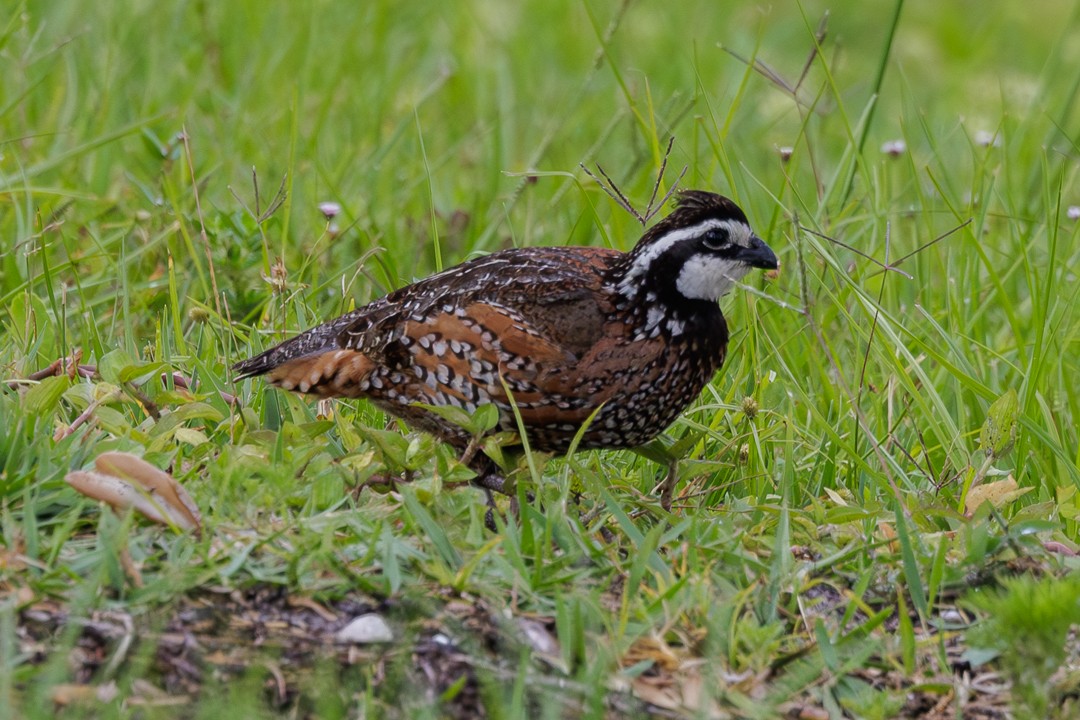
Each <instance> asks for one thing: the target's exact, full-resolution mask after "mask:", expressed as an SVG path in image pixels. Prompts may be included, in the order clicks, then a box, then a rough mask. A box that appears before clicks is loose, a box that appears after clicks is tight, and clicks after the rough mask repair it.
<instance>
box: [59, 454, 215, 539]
mask: <svg viewBox="0 0 1080 720" xmlns="http://www.w3.org/2000/svg"><path fill="white" fill-rule="evenodd" d="M94 467H96V468H97V472H94V471H91V470H76V471H74V472H70V473H68V474H67V476H66V477H65V478H64V480H66V481H67V483H68V484H69V485H71V486H72V487H73V488H75V489H76V490H78V491H79V492H81V493H82V494H83V495H86V496H87V497H91V498H94V499H95V500H101V501H102V502H106V503H108V504H109V505H111V506H112V507H113V508H114V509H116V510H123V509H126V508H133V509H134V510H136V511H137V512H139V513H140V514H142V515H143V516H145V517H147V518H149V519H150V520H153V521H154V522H157V523H161V524H163V525H172V526H175V527H178V528H180V529H181V530H195V531H198V530H200V529H201V527H202V518H201V516H200V514H199V508H198V507H197V506H196V505H195V502H194V501H193V500H192V499H191V496H190V495H188V494H187V491H186V490H184V488H183V487H182V486H181V485H180V483H178V482H176V479H175V478H173V476H172V475H170V474H168V473H167V472H163V471H161V470H159V469H157V468H156V467H154V466H153V465H151V464H150V463H148V462H146V461H145V460H143V459H142V458H139V457H136V456H135V455H131V454H130V453H123V452H106V453H102V454H101V455H99V456H98V457H97V459H96V460H94Z"/></svg>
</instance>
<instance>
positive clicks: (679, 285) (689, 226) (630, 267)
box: [617, 190, 779, 309]
mask: <svg viewBox="0 0 1080 720" xmlns="http://www.w3.org/2000/svg"><path fill="white" fill-rule="evenodd" d="M778 267H779V263H778V262H777V259H776V255H775V254H774V253H773V251H772V249H771V248H770V247H769V246H768V245H766V244H765V242H764V241H763V240H762V239H761V238H759V237H758V236H757V235H755V234H754V231H753V230H751V229H750V223H749V222H747V220H746V215H745V214H744V213H743V211H742V210H741V209H740V208H739V206H738V205H736V204H735V203H733V202H732V201H731V200H729V199H728V198H726V197H724V196H723V195H717V194H716V193H711V192H706V191H704V190H685V191H683V192H681V193H679V195H678V197H677V204H676V207H675V210H673V211H672V212H671V214H669V215H668V216H667V217H665V218H664V219H663V220H661V221H660V222H659V223H657V224H656V225H654V226H653V227H651V228H650V229H649V230H648V232H646V233H645V235H643V236H642V238H641V240H639V241H638V244H637V245H636V246H635V247H634V249H633V250H632V251H630V253H628V254H627V256H626V257H625V258H624V260H623V262H622V263H620V267H619V271H620V277H619V278H618V280H617V289H618V291H619V293H620V294H621V295H623V296H624V297H626V298H627V299H628V300H630V301H635V300H639V301H640V300H644V301H646V302H649V303H659V304H661V305H667V306H669V307H670V308H673V309H674V308H678V307H680V306H686V305H693V304H694V303H695V301H705V302H708V303H713V304H715V303H716V301H717V300H719V299H720V297H721V296H722V295H724V294H725V293H727V292H728V291H729V290H731V288H732V287H733V286H734V284H735V282H737V281H738V280H741V279H742V278H743V276H745V275H746V274H747V273H748V272H750V269H751V268H762V269H766V270H775V269H777V268H778Z"/></svg>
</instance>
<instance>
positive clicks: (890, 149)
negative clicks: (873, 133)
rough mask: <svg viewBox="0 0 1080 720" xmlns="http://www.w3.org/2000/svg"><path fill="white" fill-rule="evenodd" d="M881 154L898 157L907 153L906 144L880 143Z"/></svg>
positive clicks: (895, 141) (897, 142)
mask: <svg viewBox="0 0 1080 720" xmlns="http://www.w3.org/2000/svg"><path fill="white" fill-rule="evenodd" d="M881 152H883V153H885V154H886V155H890V156H892V157H899V156H901V155H903V154H904V153H906V152H907V143H906V142H904V141H903V140H889V141H888V142H885V143H882V145H881Z"/></svg>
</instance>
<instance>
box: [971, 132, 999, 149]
mask: <svg viewBox="0 0 1080 720" xmlns="http://www.w3.org/2000/svg"><path fill="white" fill-rule="evenodd" d="M975 144H976V145H978V146H980V147H1001V136H1000V135H998V134H997V133H994V132H990V131H988V130H979V131H977V132H976V133H975Z"/></svg>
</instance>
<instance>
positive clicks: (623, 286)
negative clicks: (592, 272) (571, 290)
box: [619, 219, 752, 294]
mask: <svg viewBox="0 0 1080 720" xmlns="http://www.w3.org/2000/svg"><path fill="white" fill-rule="evenodd" d="M709 230H727V232H728V236H729V237H730V238H731V241H732V242H733V243H735V244H736V245H741V246H743V247H747V246H749V244H750V236H751V234H752V233H751V231H750V226H749V225H747V224H746V223H744V222H740V221H739V220H716V219H711V220H706V221H705V222H701V223H698V224H697V225H692V226H690V227H686V228H680V229H678V230H673V231H672V232H669V233H668V234H667V235H664V236H663V237H662V238H660V239H659V240H657V241H656V242H654V243H652V244H651V245H649V247H647V248H645V250H644V251H642V253H641V254H640V255H638V256H637V257H635V258H634V264H633V265H631V266H630V269H629V270H628V271H627V273H626V275H625V276H624V277H623V280H622V282H621V283H619V290H620V292H622V293H623V294H627V293H629V292H630V291H631V289H632V286H633V284H634V283H635V282H636V281H638V280H639V279H640V278H641V277H643V276H644V275H645V273H646V272H648V270H649V266H650V265H652V264H653V262H654V261H655V260H656V259H657V258H658V257H660V256H661V255H663V254H664V253H666V252H667V251H668V250H670V249H671V248H672V247H674V246H675V245H677V244H679V243H681V242H684V241H686V240H690V239H692V238H695V237H700V236H701V235H703V234H705V233H706V232H708V231H709Z"/></svg>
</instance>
